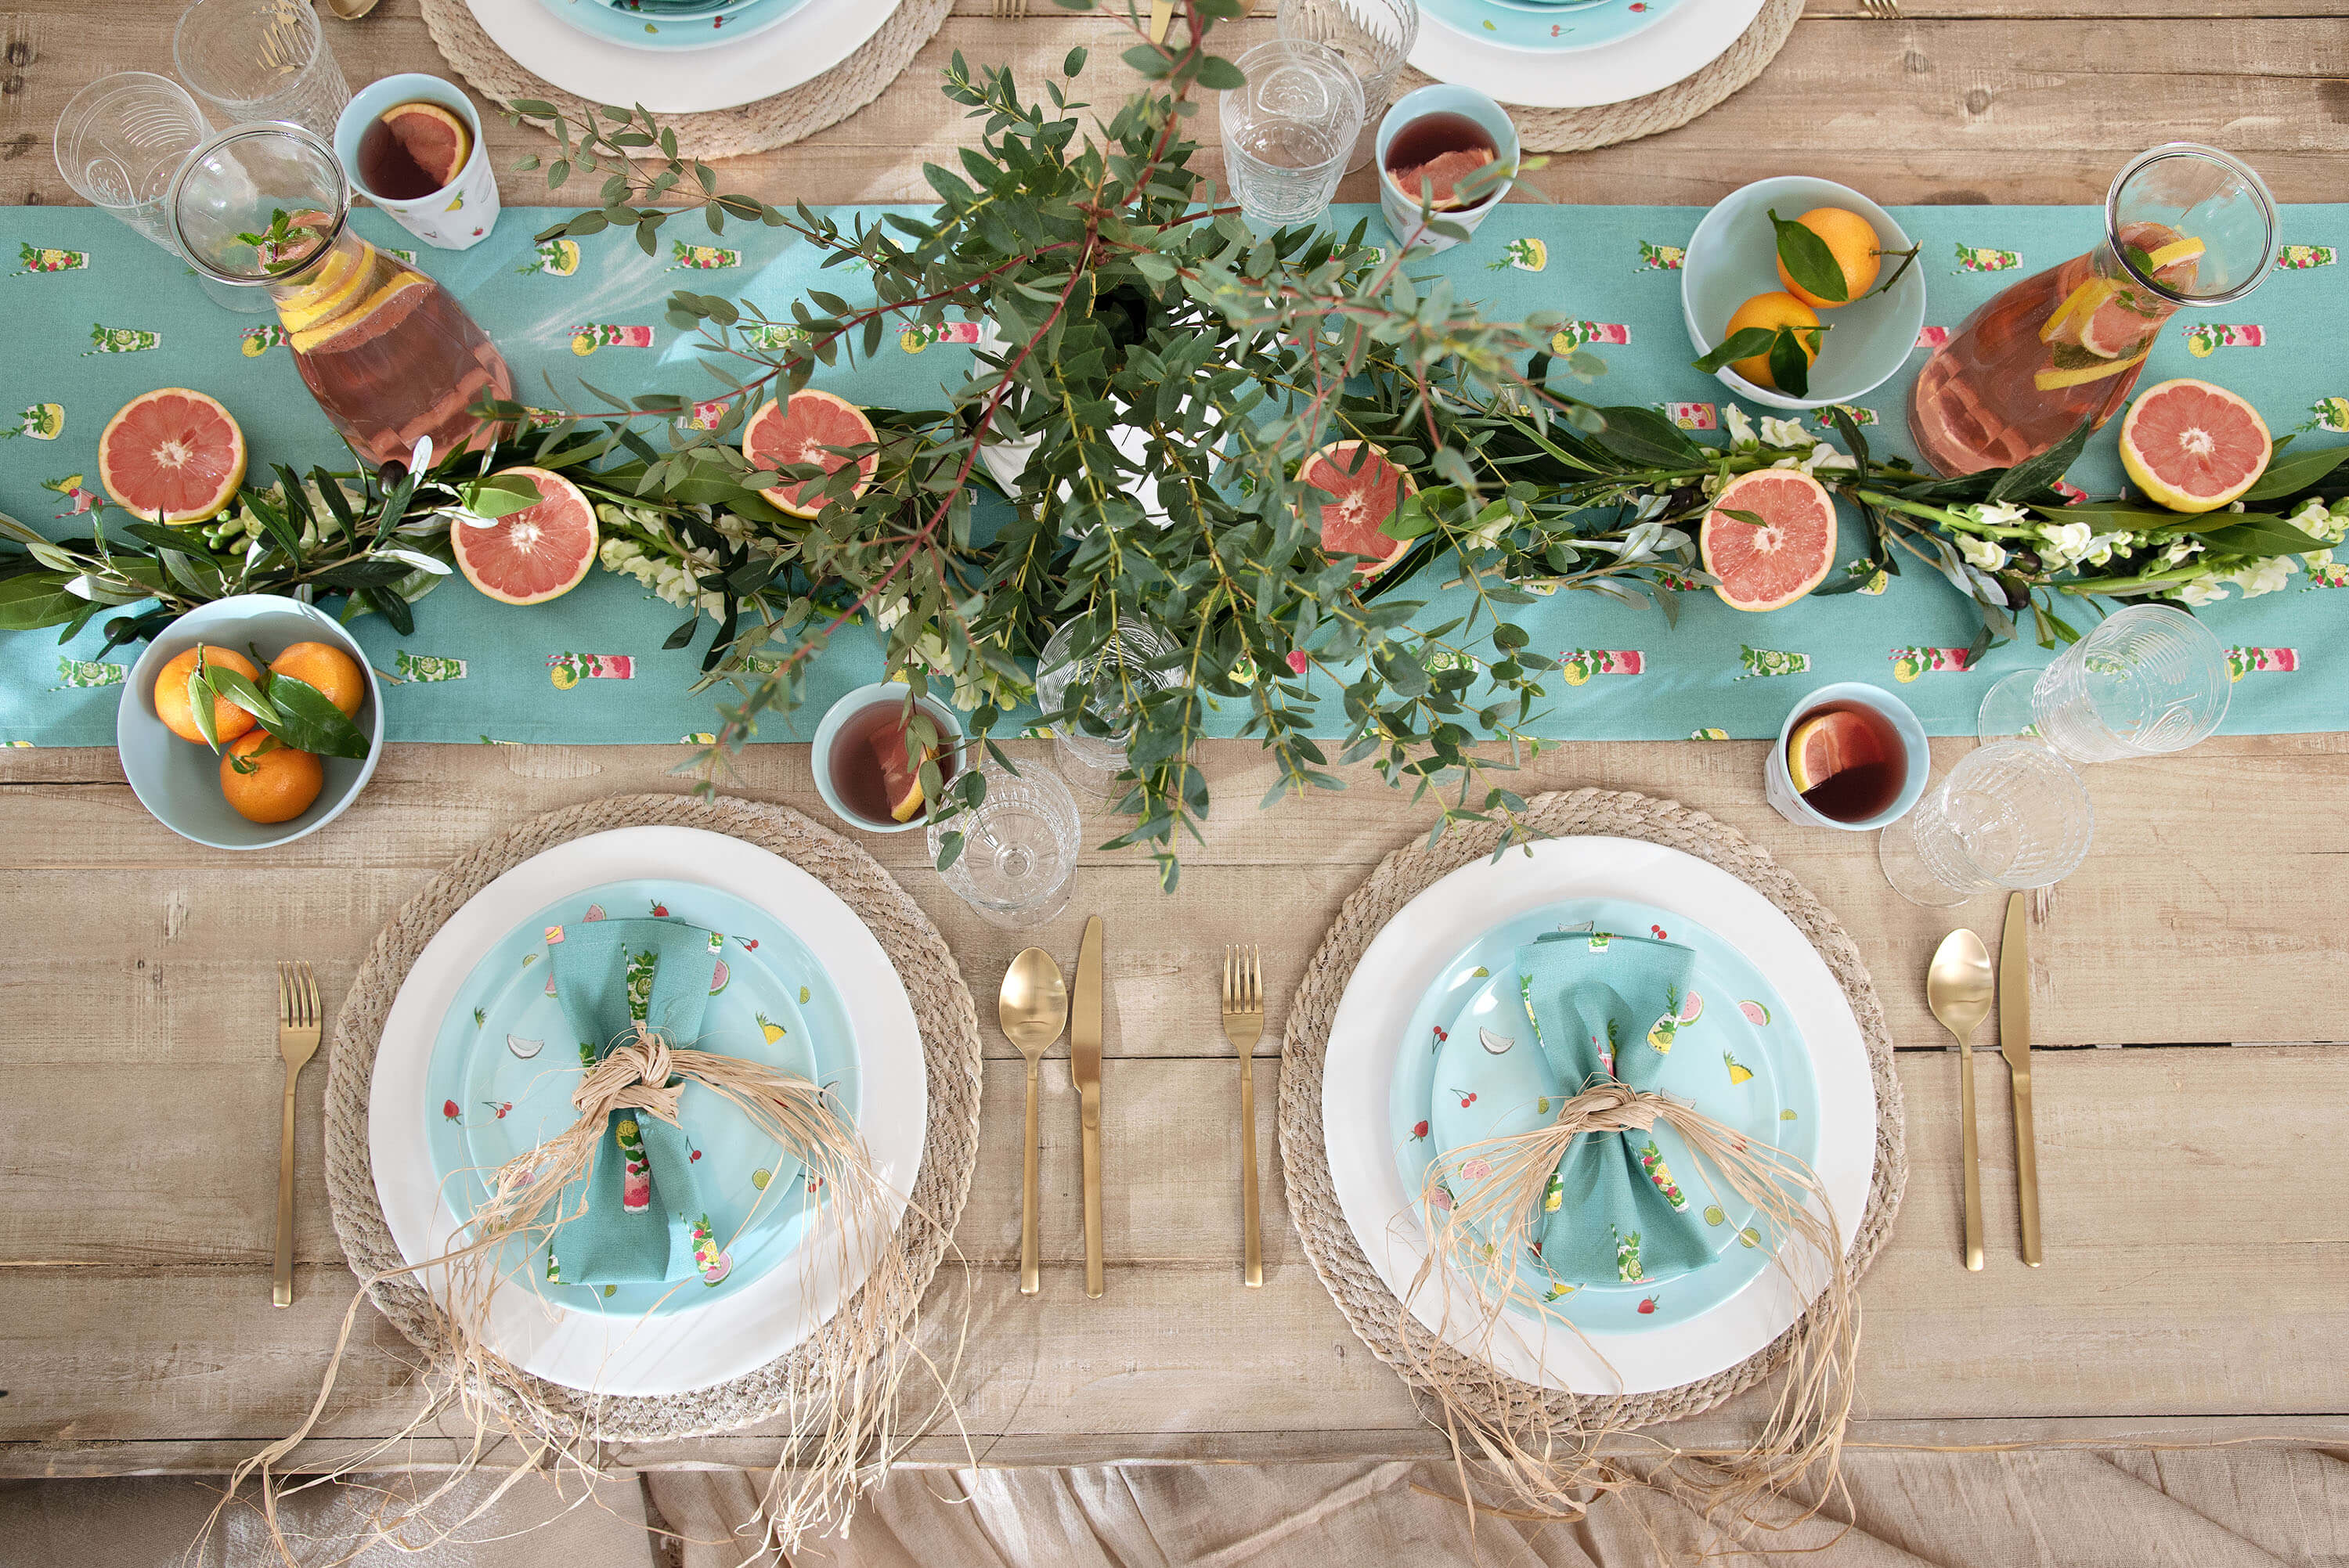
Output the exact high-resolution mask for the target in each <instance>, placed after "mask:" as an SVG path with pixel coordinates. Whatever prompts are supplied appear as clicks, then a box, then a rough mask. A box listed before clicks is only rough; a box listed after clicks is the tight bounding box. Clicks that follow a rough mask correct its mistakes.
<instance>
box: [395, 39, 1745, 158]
mask: <svg viewBox="0 0 2349 1568" xmlns="http://www.w3.org/2000/svg"><path fill="white" fill-rule="evenodd" d="M1774 3H1775V0H1774ZM422 4H423V7H424V26H425V28H426V30H427V31H429V33H430V34H431V35H432V41H433V42H434V43H435V44H437V45H439V46H440V53H441V55H442V57H445V58H446V59H447V60H448V62H449V63H450V65H452V66H454V67H457V69H458V70H459V71H460V72H462V73H463V74H464V77H465V79H466V80H467V81H469V82H471V84H472V85H473V89H474V90H475V91H476V92H478V93H480V94H481V96H482V97H483V98H495V99H496V100H497V101H498V102H500V103H502V104H511V103H512V102H513V101H514V99H516V98H543V99H544V100H545V101H546V102H548V103H551V104H554V105H555V106H556V107H557V108H562V109H563V110H564V111H565V112H566V113H569V114H571V115H573V116H574V117H576V116H578V115H580V114H582V113H585V112H587V111H589V110H591V109H592V108H594V107H595V106H594V105H591V104H589V103H588V102H587V100H586V99H585V98H579V97H576V96H574V95H573V94H571V93H567V92H564V90H563V89H562V88H558V87H556V86H555V85H554V83H553V82H550V81H546V80H544V79H543V78H542V77H538V76H537V75H535V74H534V73H533V72H532V71H531V70H530V69H529V68H528V67H525V66H523V65H522V64H521V63H520V62H519V61H517V60H516V59H515V58H514V57H512V55H509V54H507V53H506V52H505V51H504V50H503V49H501V48H499V47H498V46H497V44H496V43H495V42H494V41H493V40H492V38H491V37H490V36H489V34H487V33H485V32H483V31H482V30H481V23H479V22H477V21H475V20H474V19H473V13H472V11H471V8H470V7H468V6H467V5H466V4H465V0H422ZM953 9H954V0H903V3H902V4H900V5H898V7H897V9H896V10H895V12H894V13H892V14H891V15H890V17H889V19H888V20H887V21H885V22H884V23H882V24H881V29H880V31H879V32H876V33H874V35H873V36H871V37H870V38H867V39H866V40H865V41H864V45H863V46H862V47H860V48H859V49H858V50H857V51H856V52H855V53H854V54H853V55H851V56H849V57H848V58H846V59H844V60H843V61H841V62H840V64H838V65H836V66H834V67H832V69H830V70H828V71H826V72H824V73H823V75H822V76H820V77H813V78H812V79H810V80H808V81H804V82H802V83H801V84H800V85H799V86H797V87H795V88H782V89H781V90H779V91H778V92H777V93H776V94H775V96H774V97H772V98H760V99H758V100H756V101H755V102H752V103H746V104H741V105H740V106H738V107H736V108H719V109H710V110H709V111H707V112H705V113H701V114H664V115H662V116H661V117H660V122H661V124H662V125H664V126H666V127H667V128H668V129H671V130H674V131H676V132H677V150H678V153H679V154H681V155H682V156H684V157H687V158H732V157H735V156H736V155H737V154H740V153H745V152H764V151H765V150H767V149H769V148H771V147H782V146H785V145H787V144H789V143H791V142H794V141H797V140H799V139H801V138H802V137H805V136H813V135H814V134H815V133H816V132H817V131H819V130H822V129H824V128H825V127H826V126H830V125H836V124H838V123H839V122H840V121H842V120H843V119H847V118H848V117H849V116H850V115H852V114H854V113H855V112H856V111H857V110H858V109H860V108H864V106H865V105H866V104H868V103H871V102H872V101H873V100H874V98H879V97H880V96H881V93H882V90H883V89H884V88H887V87H888V85H889V84H890V83H891V82H894V81H895V80H896V79H897V77H899V76H900V75H902V74H903V73H904V71H905V67H907V66H909V65H912V64H913V63H914V57H915V56H916V55H917V54H919V53H920V52H921V48H922V46H923V45H924V44H926V43H928V42H929V41H930V39H931V37H932V36H933V35H935V34H936V32H937V30H938V29H939V28H940V27H942V26H945V25H946V19H947V13H949V12H951V11H952V10H953Z"/></svg>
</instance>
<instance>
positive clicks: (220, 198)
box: [169, 123, 513, 466]
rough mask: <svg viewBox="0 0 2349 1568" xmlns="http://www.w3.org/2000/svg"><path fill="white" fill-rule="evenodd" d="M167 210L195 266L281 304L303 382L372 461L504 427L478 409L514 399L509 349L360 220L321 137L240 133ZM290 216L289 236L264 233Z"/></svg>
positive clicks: (269, 128) (225, 138)
mask: <svg viewBox="0 0 2349 1568" xmlns="http://www.w3.org/2000/svg"><path fill="white" fill-rule="evenodd" d="M169 206H170V213H171V237H172V239H173V240H174V241H175V242H177V244H178V245H179V248H180V252H181V254H182V255H184V256H186V257H187V258H188V260H189V261H191V262H192V263H194V264H195V267H196V270H197V272H198V273H202V275H204V276H206V277H209V278H212V279H214V280H216V281H218V282H219V283H222V284H228V285H230V286H232V287H233V288H236V289H239V290H241V291H243V293H246V294H254V295H257V296H259V297H262V298H264V299H269V300H272V301H274V304H275V305H276V307H277V320H278V330H279V331H280V332H281V333H282V334H283V335H284V338H285V344H286V346H287V347H289V348H290V349H291V350H292V351H293V354H294V366H295V370H297V371H298V372H299V373H300V374H301V377H302V384H303V385H304V386H305V387H308V388H309V389H310V395H311V396H312V397H316V399H317V400H318V407H319V408H320V410H321V411H323V412H324V413H325V414H326V418H328V419H329V420H331V421H332V422H333V424H334V426H335V428H336V430H338V431H340V432H341V434H342V437H343V438H344V439H345V440H347V441H348V442H349V443H350V444H351V447H352V449H353V450H355V451H357V453H358V454H359V455H360V457H362V458H363V459H366V460H367V461H368V462H371V463H374V464H376V465H378V466H380V465H382V464H385V463H388V462H392V461H394V460H398V461H400V462H403V463H404V462H406V461H408V460H409V456H410V454H411V453H412V452H413V451H414V450H415V449H416V448H417V446H418V444H419V441H420V440H422V439H425V438H429V440H430V441H431V443H432V449H433V450H434V451H436V452H440V453H444V454H445V453H448V452H453V451H455V450H457V449H460V448H463V447H472V448H475V449H479V448H481V447H484V446H487V445H488V444H489V442H490V441H491V440H492V438H494V437H495V436H496V434H497V433H498V432H499V431H500V430H501V429H502V428H503V427H502V425H499V424H497V423H495V422H494V421H491V420H486V419H483V418H480V417H478V416H477V415H475V414H474V413H472V412H471V410H472V408H473V407H474V406H475V405H477V404H479V403H480V402H481V401H482V400H483V399H485V398H488V399H495V400H499V401H503V400H506V399H509V398H511V397H512V396H513V373H512V371H511V370H509V369H508V368H507V366H506V362H505V358H504V356H502V355H501V354H500V353H499V352H498V349H497V346H496V345H495V344H493V343H492V342H491V341H490V339H489V335H488V334H486V333H484V332H483V331H482V330H481V326H480V325H479V324H478V323H476V322H475V321H474V320H473V318H472V317H471V315H468V314H466V311H465V307H464V306H463V305H461V304H458V303H457V300H456V296H454V295H453V294H450V293H449V291H448V290H446V289H444V288H442V287H441V286H440V284H438V283H436V282H434V281H433V280H432V279H431V278H430V277H429V276H428V275H426V274H425V273H421V272H419V271H417V270H416V269H415V268H413V267H411V266H409V264H408V263H404V262H402V261H401V260H400V259H399V258H398V256H397V255H396V254H394V253H392V252H389V251H384V250H378V249H377V248H376V247H375V246H373V245H371V244H369V243H368V242H367V241H365V240H363V239H361V238H360V237H359V235H358V233H357V231H356V230H354V229H352V228H351V227H350V223H349V219H350V207H351V188H350V181H348V180H347V178H346V177H345V176H344V173H343V166H342V164H341V163H340V162H338V161H337V160H336V158H335V150H334V149H333V148H331V147H329V146H327V145H326V141H325V140H324V139H321V138H319V137H316V136H314V135H312V134H311V133H310V132H309V131H307V130H305V129H302V128H301V127H300V126H298V125H292V124H285V123H276V124H267V125H239V126H233V127H231V128H230V129H227V130H224V131H222V132H221V133H220V134H219V135H218V136H215V137H213V138H212V139H211V140H209V141H207V142H205V143H204V144H203V145H202V147H199V148H197V149H196V150H195V151H194V152H193V153H191V154H190V155H189V157H188V159H187V160H186V161H185V162H184V163H182V164H181V166H180V171H179V173H178V175H177V176H176V177H174V178H173V180H172V181H171V198H170V202H169ZM280 213H283V214H284V215H285V218H286V219H287V220H288V222H289V225H290V227H289V229H288V231H287V232H286V234H285V236H284V237H283V238H270V237H265V236H267V235H268V233H269V231H270V230H271V229H272V227H273V221H274V218H275V216H276V215H278V214H280ZM273 269H274V270H273Z"/></svg>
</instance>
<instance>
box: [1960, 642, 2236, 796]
mask: <svg viewBox="0 0 2349 1568" xmlns="http://www.w3.org/2000/svg"><path fill="white" fill-rule="evenodd" d="M2232 692H2233V681H2232V679H2231V678H2230V671H2229V670H2228V668H2227V650H2226V649H2225V648H2224V647H2221V646H2220V643H2219V639H2218V637H2217V636H2216V635H2215V634H2213V633H2212V632H2211V630H2210V628H2209V627H2208V626H2206V625H2204V624H2202V623H2201V622H2199V621H2198V620H2196V619H2195V618H2194V617H2193V616H2191V615H2189V614H2187V613H2186V612H2185V611H2183V610H2180V609H2178V608H2177V607H2176V606H2175V605H2170V604H2132V605H2130V606H2129V607H2128V608H2127V609H2126V610H2120V611H2116V612H2115V613H2114V614H2112V615H2110V616H2109V617H2107V618H2106V621H2105V623H2104V624H2103V625H2101V626H2098V627H2097V628H2096V629H2095V631H2093V632H2090V633H2089V634H2087V635H2086V636H2085V637H2083V638H2081V639H2080V640H2079V641H2078V642H2076V643H2075V644H2073V645H2071V646H2070V647H2069V648H2067V649H2065V650H2064V656H2063V657H2061V658H2059V659H2057V660H2056V661H2055V662H2054V664H2052V665H2048V666H2047V667H2046V668H2045V669H2044V670H2018V671H2017V672H2015V673H2014V674H2013V675H2011V676H2007V677H2006V678H2005V679H2003V680H2002V681H2000V682H1999V683H1998V684H1997V685H1996V686H1992V687H1991V688H1990V695H1989V696H1985V697H1983V698H1982V720H1981V732H1982V742H1983V744H1984V745H1988V744H1989V743H1990V742H1992V741H1993V740H2003V739H2005V738H2009V737H2011V736H2017V735H2024V734H2030V735H2036V736H2037V737H2038V738H2040V739H2042V740H2044V741H2045V742H2046V743H2047V744H2048V745H2050V746H2052V747H2054V748H2055V749H2056V750H2058V751H2060V752H2062V753H2063V754H2064V756H2066V757H2068V758H2071V759H2072V760H2073V761H2075V762H2111V761H2114V760H2116V759H2117V758H2124V757H2158V756H2160V755H2162V754H2164V753H2166V752H2171V751H2183V750H2185V749H2186V748H2188V747H2189V746H2193V745H2196V744H2198V743H2199V742H2201V741H2203V740H2207V739H2209V737H2210V735H2211V733H2212V732H2213V731H2215V730H2216V729H2217V728H2218V727H2219V721H2220V719H2222V718H2225V717H2227V700H2228V698H2229V696H2230V695H2231V694H2232Z"/></svg>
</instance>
